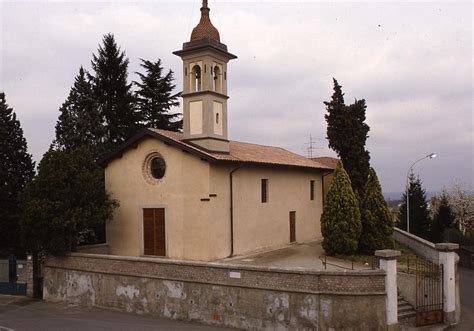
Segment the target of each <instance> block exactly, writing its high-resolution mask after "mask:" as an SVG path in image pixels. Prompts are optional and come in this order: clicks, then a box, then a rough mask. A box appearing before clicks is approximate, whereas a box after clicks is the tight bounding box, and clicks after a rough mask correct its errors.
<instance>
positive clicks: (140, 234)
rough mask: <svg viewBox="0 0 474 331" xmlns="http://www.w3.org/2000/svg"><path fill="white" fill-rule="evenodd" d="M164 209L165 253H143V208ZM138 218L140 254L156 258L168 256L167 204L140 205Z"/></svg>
mask: <svg viewBox="0 0 474 331" xmlns="http://www.w3.org/2000/svg"><path fill="white" fill-rule="evenodd" d="M151 208H153V209H158V208H161V209H164V210H165V249H166V255H165V256H158V255H156V256H155V255H145V240H144V235H145V231H144V229H143V210H144V209H151ZM138 212H139V218H138V219H139V220H140V222H139V223H140V226H139V231H138V232H139V234H138V235H139V240H140V256H145V257H152V256H154V257H157V258H163V257H168V256H169V245H168V237H169V236H168V205H165V204H151V205H140V206H139V209H138Z"/></svg>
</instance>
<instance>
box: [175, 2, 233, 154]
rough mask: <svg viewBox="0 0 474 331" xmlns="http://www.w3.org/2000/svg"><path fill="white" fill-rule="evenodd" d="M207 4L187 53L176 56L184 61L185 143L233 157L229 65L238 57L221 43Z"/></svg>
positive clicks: (203, 7)
mask: <svg viewBox="0 0 474 331" xmlns="http://www.w3.org/2000/svg"><path fill="white" fill-rule="evenodd" d="M209 11H210V9H209V7H208V5H207V0H203V3H202V7H201V20H200V21H199V24H198V25H197V26H196V27H195V28H194V29H193V31H192V33H191V40H190V41H189V42H185V43H184V44H183V49H181V50H179V51H176V52H173V54H175V55H177V56H179V57H181V59H182V60H183V93H182V95H181V96H182V97H183V131H184V132H183V133H184V139H185V141H186V142H188V143H192V144H194V145H196V147H199V148H201V149H203V150H206V151H210V152H220V153H229V140H228V136H227V99H228V98H229V97H228V96H227V63H228V62H229V61H230V60H232V59H236V58H237V56H235V55H233V54H231V53H229V52H228V51H227V46H226V45H224V44H223V43H221V42H220V36H219V31H217V29H216V28H215V27H214V26H213V25H212V23H211V20H210V18H209Z"/></svg>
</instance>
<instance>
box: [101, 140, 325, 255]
mask: <svg viewBox="0 0 474 331" xmlns="http://www.w3.org/2000/svg"><path fill="white" fill-rule="evenodd" d="M152 153H158V154H159V155H161V156H162V158H163V159H164V160H165V162H166V172H165V175H164V177H163V178H162V179H160V180H154V181H153V180H150V178H149V174H148V173H147V172H148V169H147V168H146V160H147V157H148V155H150V154H152ZM236 168H238V170H235V169H236ZM233 170H235V171H234V172H233V175H232V176H233V180H232V188H233V189H232V200H233V208H232V212H233V215H232V218H233V231H231V188H230V185H231V184H230V173H231V172H232V171H233ZM321 178H322V171H320V170H318V169H292V168H289V167H288V168H281V167H280V168H279V167H274V166H261V165H260V166H258V165H244V166H241V165H234V164H220V163H213V162H208V161H206V160H203V159H201V158H199V157H196V156H194V155H192V154H190V153H185V152H183V151H182V150H180V149H178V148H176V147H174V146H171V145H169V144H166V143H164V142H162V141H160V140H158V139H153V138H145V139H143V140H141V141H140V142H138V143H137V144H136V145H135V148H130V149H128V150H127V151H126V152H124V153H123V154H122V156H121V157H120V158H116V159H114V160H112V161H111V162H109V163H108V165H107V167H106V169H105V179H106V188H107V191H108V192H109V193H110V194H111V195H112V197H113V198H114V199H117V200H118V201H119V203H120V206H119V207H118V208H117V210H116V211H115V213H114V217H113V220H111V221H109V222H108V223H107V242H108V244H109V245H110V253H111V254H114V255H127V256H142V255H144V246H143V245H144V239H143V238H144V229H143V209H144V208H164V209H165V228H166V252H167V253H166V256H167V257H170V258H173V259H187V260H202V261H210V260H214V259H219V258H224V257H227V256H229V255H230V254H231V245H232V242H233V253H234V254H235V255H238V254H244V253H248V252H251V251H255V250H259V249H263V248H273V247H281V246H284V245H288V244H289V243H290V234H289V213H290V212H291V211H294V212H295V218H296V219H295V223H296V225H295V230H296V241H297V242H298V241H299V242H301V241H307V240H312V239H318V238H320V237H321V232H320V223H319V219H320V215H321V213H322V196H321V191H322V186H321ZM261 179H268V201H267V202H266V203H262V202H261ZM311 181H314V184H313V185H314V192H315V195H314V200H311V199H310V185H311V184H310V183H311ZM232 234H233V236H232ZM231 236H232V237H233V239H232V238H231Z"/></svg>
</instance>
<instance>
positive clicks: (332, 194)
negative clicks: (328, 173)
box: [321, 162, 362, 255]
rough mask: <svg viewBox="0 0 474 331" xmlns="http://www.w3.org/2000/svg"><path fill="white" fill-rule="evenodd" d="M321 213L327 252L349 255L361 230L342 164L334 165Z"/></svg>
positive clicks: (357, 204)
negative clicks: (332, 175) (334, 169)
mask: <svg viewBox="0 0 474 331" xmlns="http://www.w3.org/2000/svg"><path fill="white" fill-rule="evenodd" d="M326 199H327V201H326V204H325V206H324V211H323V215H322V216H321V233H322V235H323V238H324V239H323V242H322V246H323V248H324V250H325V252H326V254H328V255H335V254H343V255H352V254H354V253H356V251H357V245H358V240H359V236H360V232H361V227H362V226H361V222H360V212H359V202H358V200H357V198H356V196H355V194H354V191H353V190H352V187H351V181H350V179H349V176H348V175H347V173H346V171H345V170H344V167H343V166H342V163H341V162H339V164H338V165H337V168H336V171H335V173H334V177H333V180H332V183H331V187H330V188H329V191H328V193H327V198H326Z"/></svg>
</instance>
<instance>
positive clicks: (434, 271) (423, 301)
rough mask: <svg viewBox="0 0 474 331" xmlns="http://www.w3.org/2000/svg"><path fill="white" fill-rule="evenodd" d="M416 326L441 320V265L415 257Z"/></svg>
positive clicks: (440, 321)
mask: <svg viewBox="0 0 474 331" xmlns="http://www.w3.org/2000/svg"><path fill="white" fill-rule="evenodd" d="M415 270H416V307H415V308H416V326H423V325H430V324H436V323H442V322H443V266H442V265H438V264H435V263H433V262H431V261H427V260H423V259H420V258H418V259H416V268H415Z"/></svg>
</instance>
